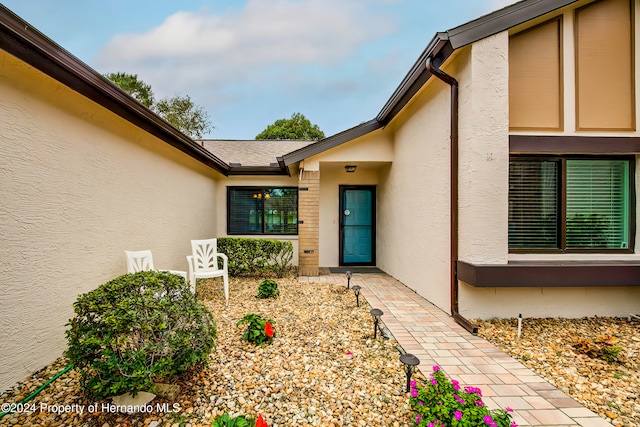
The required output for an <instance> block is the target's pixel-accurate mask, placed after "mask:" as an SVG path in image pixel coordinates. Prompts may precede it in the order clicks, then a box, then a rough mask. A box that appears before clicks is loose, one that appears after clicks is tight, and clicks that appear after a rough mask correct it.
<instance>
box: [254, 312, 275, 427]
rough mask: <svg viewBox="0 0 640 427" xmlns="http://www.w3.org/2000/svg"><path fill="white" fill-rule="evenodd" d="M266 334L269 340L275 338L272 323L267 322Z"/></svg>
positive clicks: (265, 326)
mask: <svg viewBox="0 0 640 427" xmlns="http://www.w3.org/2000/svg"><path fill="white" fill-rule="evenodd" d="M264 333H265V334H267V336H268V337H269V338H271V337H272V336H273V328H272V327H271V323H269V322H267V323H266V324H265V325H264ZM265 426H266V424H265ZM256 427H258V426H256Z"/></svg>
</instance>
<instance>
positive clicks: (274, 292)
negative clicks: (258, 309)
mask: <svg viewBox="0 0 640 427" xmlns="http://www.w3.org/2000/svg"><path fill="white" fill-rule="evenodd" d="M278 295H280V290H279V289H278V284H277V283H276V282H275V281H273V280H271V279H265V280H263V281H262V282H260V284H259V285H258V295H256V296H257V297H258V298H274V297H277V296H278Z"/></svg>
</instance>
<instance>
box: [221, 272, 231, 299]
mask: <svg viewBox="0 0 640 427" xmlns="http://www.w3.org/2000/svg"><path fill="white" fill-rule="evenodd" d="M222 280H223V281H224V298H225V300H226V302H229V276H227V275H226V274H225V275H224V276H222Z"/></svg>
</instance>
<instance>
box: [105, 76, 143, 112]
mask: <svg viewBox="0 0 640 427" xmlns="http://www.w3.org/2000/svg"><path fill="white" fill-rule="evenodd" d="M104 76H105V77H106V78H108V79H109V80H111V81H112V82H113V83H115V84H116V85H118V86H119V87H120V88H121V89H123V90H124V91H125V92H128V93H129V95H131V96H133V97H134V98H135V99H136V100H137V101H138V102H140V103H141V104H142V105H144V106H145V107H147V108H151V107H152V106H153V103H154V99H153V90H152V89H151V86H150V85H148V84H146V83H145V82H143V81H142V80H140V79H138V75H137V74H127V73H120V72H118V73H108V74H105V75H104Z"/></svg>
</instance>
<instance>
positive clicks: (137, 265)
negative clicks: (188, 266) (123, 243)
mask: <svg viewBox="0 0 640 427" xmlns="http://www.w3.org/2000/svg"><path fill="white" fill-rule="evenodd" d="M124 253H125V254H126V255H127V273H137V272H139V271H149V270H155V267H154V266H153V256H152V255H151V251H150V250H148V249H147V250H144V251H124ZM166 271H168V272H169V273H173V274H177V275H179V276H182V277H184V280H185V281H186V280H187V272H186V271H180V270H166Z"/></svg>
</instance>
